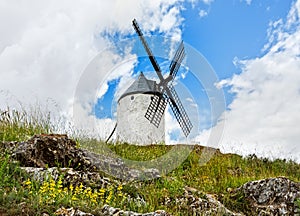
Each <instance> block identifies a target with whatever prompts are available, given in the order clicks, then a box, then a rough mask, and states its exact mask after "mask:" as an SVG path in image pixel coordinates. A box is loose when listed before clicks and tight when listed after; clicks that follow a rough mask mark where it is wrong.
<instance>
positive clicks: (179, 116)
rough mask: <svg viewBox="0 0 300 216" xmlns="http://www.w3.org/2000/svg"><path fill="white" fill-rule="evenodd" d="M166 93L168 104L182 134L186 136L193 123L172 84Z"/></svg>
mask: <svg viewBox="0 0 300 216" xmlns="http://www.w3.org/2000/svg"><path fill="white" fill-rule="evenodd" d="M167 95H168V102H169V105H170V107H171V109H172V111H173V113H174V115H175V117H176V120H177V122H178V123H179V125H180V127H181V129H182V131H183V133H184V135H185V136H188V135H189V133H190V132H191V130H192V128H193V125H192V122H191V120H190V119H189V117H188V115H187V113H186V111H185V109H184V107H183V105H182V103H181V101H180V99H179V97H178V95H177V93H176V91H175V89H174V87H173V86H172V85H169V89H168V90H167Z"/></svg>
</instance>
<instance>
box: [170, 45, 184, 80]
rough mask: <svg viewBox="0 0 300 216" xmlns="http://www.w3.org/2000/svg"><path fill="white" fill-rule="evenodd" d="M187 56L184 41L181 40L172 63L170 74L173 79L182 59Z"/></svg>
mask: <svg viewBox="0 0 300 216" xmlns="http://www.w3.org/2000/svg"><path fill="white" fill-rule="evenodd" d="M184 57H185V51H184V46H183V41H181V43H180V45H179V47H178V49H177V51H176V53H175V55H174V58H173V60H172V61H171V64H170V67H169V68H170V75H171V76H173V79H174V78H175V77H176V74H177V72H178V70H179V67H180V64H181V62H182V60H183V59H184Z"/></svg>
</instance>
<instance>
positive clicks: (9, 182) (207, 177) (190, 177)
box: [0, 109, 300, 215]
mask: <svg viewBox="0 0 300 216" xmlns="http://www.w3.org/2000/svg"><path fill="white" fill-rule="evenodd" d="M53 131H54V128H53V126H51V123H50V116H49V115H42V117H41V116H38V117H36V116H34V115H28V113H26V112H19V111H14V110H9V109H8V110H6V111H0V143H1V141H20V140H26V139H28V138H29V137H31V136H32V135H34V134H40V133H51V132H53ZM79 144H80V146H81V148H87V149H93V151H95V152H98V153H101V152H102V151H103V148H104V145H105V144H104V143H103V142H99V141H97V140H93V139H88V138H86V139H80V140H79ZM0 147H1V146H0ZM105 148H109V149H111V150H112V151H113V152H114V153H115V154H117V155H119V156H120V157H123V158H127V159H130V160H136V161H148V160H152V159H155V158H158V157H160V156H161V155H163V154H165V153H167V152H170V151H171V149H172V148H173V147H172V146H166V145H152V146H144V147H143V146H132V145H128V144H117V145H111V144H108V145H107V146H105ZM203 149H204V147H201V146H195V147H193V150H192V152H191V153H190V154H189V156H188V157H187V158H186V159H185V160H184V162H183V163H182V164H181V165H180V166H179V167H177V168H176V169H175V170H173V171H171V172H170V173H168V174H165V175H164V176H162V177H161V178H159V179H152V180H148V181H142V182H120V184H116V185H113V186H111V187H110V188H106V189H104V188H96V187H95V188H92V187H86V186H84V185H80V184H79V185H64V184H62V181H61V180H62V178H63V176H61V177H60V178H59V179H58V180H57V181H54V180H53V179H51V178H50V177H49V178H48V179H47V180H46V181H44V182H36V181H34V180H33V179H30V178H29V176H28V175H27V174H26V173H25V172H23V171H22V169H20V166H19V164H18V163H16V162H14V161H13V160H12V159H11V158H10V156H9V154H6V153H5V152H2V153H0V179H1V181H0V215H2V214H4V215H20V214H28V215H41V214H42V213H43V212H47V213H49V214H50V215H53V213H54V212H55V210H57V209H58V208H60V207H61V206H64V207H76V208H79V209H81V210H82V211H88V212H91V213H93V214H95V215H97V212H99V209H101V208H102V206H103V205H104V204H109V205H111V206H114V207H120V208H122V209H124V210H132V211H138V212H149V211H155V210H157V209H164V210H166V211H168V212H170V213H173V214H174V215H187V214H188V212H187V211H188V210H187V208H185V207H184V206H180V207H179V206H177V205H175V200H176V198H178V197H180V196H182V193H183V188H184V187H185V186H189V187H193V188H196V189H197V190H199V191H200V192H201V194H198V196H203V197H205V194H207V193H209V194H216V196H217V197H218V198H219V200H221V201H222V202H223V203H224V204H225V205H226V206H227V207H228V208H229V209H231V210H235V211H241V212H245V213H247V210H248V204H247V203H246V201H245V200H244V199H243V194H235V197H234V198H233V197H232V194H231V193H230V191H231V190H232V189H234V188H237V187H240V186H241V185H242V184H244V183H246V182H248V181H250V180H257V179H262V178H269V177H276V176H286V177H288V178H290V179H291V180H294V181H298V182H299V181H300V172H299V170H300V165H299V164H297V163H295V162H293V161H286V160H274V161H270V160H268V159H266V158H257V157H256V156H255V155H250V156H248V157H246V158H243V157H241V156H238V155H235V154H222V153H220V152H219V151H216V152H215V154H214V156H213V157H212V158H211V159H210V160H209V161H208V162H207V163H205V164H201V163H199V160H200V159H201V157H202V156H203V155H202V152H203ZM128 196H131V197H135V198H136V199H135V200H129V199H127V197H128ZM166 198H168V199H169V200H171V201H170V204H169V205H165V204H164V201H165V200H166ZM143 200H144V201H145V202H143ZM297 203H298V205H299V206H300V200H298V201H297ZM98 214H99V213H98Z"/></svg>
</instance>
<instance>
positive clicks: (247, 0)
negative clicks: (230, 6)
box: [241, 0, 252, 5]
mask: <svg viewBox="0 0 300 216" xmlns="http://www.w3.org/2000/svg"><path fill="white" fill-rule="evenodd" d="M241 1H244V2H246V4H247V5H251V3H252V0H241Z"/></svg>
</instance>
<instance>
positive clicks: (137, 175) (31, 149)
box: [2, 134, 160, 181]
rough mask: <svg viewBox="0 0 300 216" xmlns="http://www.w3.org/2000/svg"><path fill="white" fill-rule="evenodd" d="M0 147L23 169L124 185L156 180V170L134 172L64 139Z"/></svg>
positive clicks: (53, 137) (37, 139)
mask: <svg viewBox="0 0 300 216" xmlns="http://www.w3.org/2000/svg"><path fill="white" fill-rule="evenodd" d="M2 147H4V148H5V149H6V151H8V152H10V153H11V154H12V157H13V158H14V159H16V160H17V161H19V162H20V164H21V166H24V167H38V168H51V167H63V168H65V167H68V168H73V169H74V170H77V171H84V172H85V171H88V172H99V171H103V172H105V173H108V174H109V175H113V176H114V177H117V178H121V179H124V180H127V181H133V180H142V179H149V178H150V179H152V178H159V177H160V173H159V171H158V170H157V169H153V168H152V169H144V170H138V169H134V168H132V167H130V166H129V165H126V163H125V162H124V161H123V160H122V158H115V157H112V156H109V155H104V154H102V155H100V154H95V153H92V152H89V151H87V150H84V149H79V148H77V147H76V142H75V141H74V140H72V139H69V138H68V136H67V135H60V134H49V135H35V136H33V137H32V138H31V139H29V140H28V141H25V142H8V143H3V144H2Z"/></svg>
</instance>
